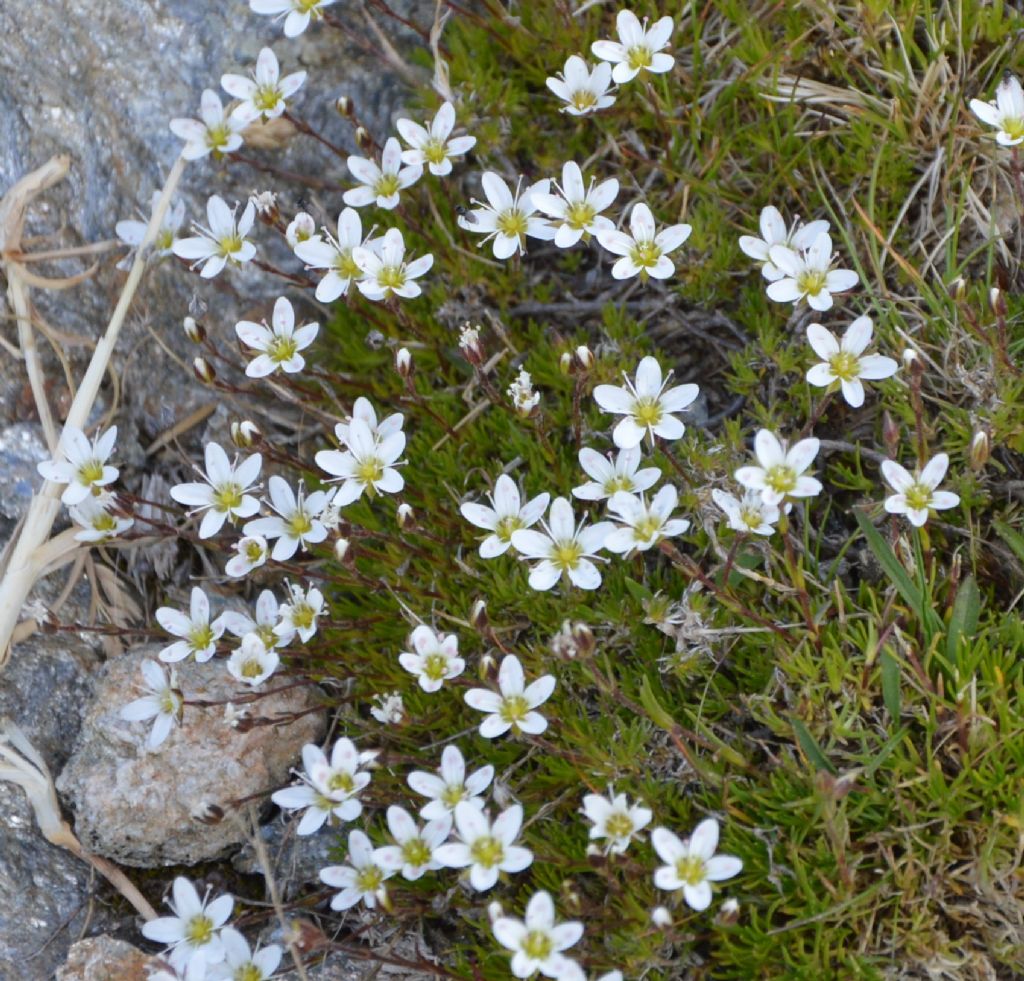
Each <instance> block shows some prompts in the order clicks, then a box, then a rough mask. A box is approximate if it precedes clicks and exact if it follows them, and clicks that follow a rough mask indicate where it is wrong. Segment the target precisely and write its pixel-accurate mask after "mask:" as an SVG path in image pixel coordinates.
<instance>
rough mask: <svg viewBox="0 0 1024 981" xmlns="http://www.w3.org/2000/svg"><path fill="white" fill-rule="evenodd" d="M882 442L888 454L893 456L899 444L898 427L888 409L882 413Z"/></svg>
mask: <svg viewBox="0 0 1024 981" xmlns="http://www.w3.org/2000/svg"><path fill="white" fill-rule="evenodd" d="M882 442H883V443H884V444H885V450H886V452H887V453H888V454H889V456H890V457H892V458H895V457H896V455H897V453H898V451H899V446H900V427H899V426H897V425H896V420H895V419H893V417H892V416H891V415H890V414H889V411H888V410H886V411H885V412H883V413H882Z"/></svg>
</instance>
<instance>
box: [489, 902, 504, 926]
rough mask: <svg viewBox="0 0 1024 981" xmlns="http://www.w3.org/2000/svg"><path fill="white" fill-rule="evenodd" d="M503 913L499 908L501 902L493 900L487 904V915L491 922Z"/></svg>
mask: <svg viewBox="0 0 1024 981" xmlns="http://www.w3.org/2000/svg"><path fill="white" fill-rule="evenodd" d="M503 913H504V911H503V910H502V908H501V903H499V902H498V901H497V900H494V902H493V903H488V904H487V916H488V918H489V919H490V921H491V922H492V923H493V922H494V921H495V920H496V919H498V917H499V916H501V915H503Z"/></svg>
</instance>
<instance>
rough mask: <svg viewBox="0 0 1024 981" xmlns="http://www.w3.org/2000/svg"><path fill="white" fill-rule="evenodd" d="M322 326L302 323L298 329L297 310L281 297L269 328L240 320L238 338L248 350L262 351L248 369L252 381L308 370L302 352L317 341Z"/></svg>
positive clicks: (278, 299)
mask: <svg viewBox="0 0 1024 981" xmlns="http://www.w3.org/2000/svg"><path fill="white" fill-rule="evenodd" d="M319 330H320V325H319V324H316V323H309V324H303V325H302V326H301V327H299V328H297V329H296V327H295V310H294V309H293V308H292V305H291V302H290V301H289V300H288V298H287V297H285V296H279V297H278V298H277V302H276V303H275V304H274V314H273V317H272V318H271V321H270V326H269V327H268V326H267V325H266V324H265V323H262V324H257V323H255V322H254V321H252V320H240V321H238V323H237V324H235V333H236V334H237V335H238V339H239V340H240V341H241V342H242V343H243V344H244V345H245V346H246V347H248V348H251V349H252V350H254V351H259V352H260V353H259V355H258V356H257V357H255V358H253V360H252V361H250V362H249V364H248V365H247V366H246V369H245V373H246V374H247V375H248V376H249V377H250V378H264V377H266V376H267V375H271V374H273V373H274V372H275V371H277V370H278V369H280V370H281V371H283V372H285V373H286V374H289V375H291V374H295V372H297V371H302V369H303V368H305V367H306V359H305V358H304V357H303V356H302V355H301V354H300V353H299V352H300V351H304V350H305V349H306V348H307V347H309V345H310V344H312V343H313V341H314V340H315V339H316V335H317V332H318V331H319Z"/></svg>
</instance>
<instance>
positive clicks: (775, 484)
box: [764, 463, 796, 494]
mask: <svg viewBox="0 0 1024 981" xmlns="http://www.w3.org/2000/svg"><path fill="white" fill-rule="evenodd" d="M764 480H765V483H766V484H767V485H768V486H769V487H770V488H771V489H772V490H773V491H775V492H776V493H779V494H788V493H789V492H790V491H791V490H793V489H794V488H795V487H796V473H795V472H794V470H793V468H792V467H790V466H787V465H786V464H785V463H779V464H776V465H775V466H774V467H770V468H769V469H768V470H767V472H766V473H765V477H764Z"/></svg>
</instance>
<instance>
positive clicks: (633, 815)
mask: <svg viewBox="0 0 1024 981" xmlns="http://www.w3.org/2000/svg"><path fill="white" fill-rule="evenodd" d="M583 813H584V814H585V815H586V816H587V818H588V820H590V821H591V822H592V824H591V828H590V838H591V840H594V839H596V838H606V839H607V849H608V851H609V852H610V853H611V854H613V855H621V854H622V853H623V852H624V851H625V850H626V849H627V848H628V847H629V843H630V841H632V839H633V835H635V834H636V833H637V832H638V831H642V830H643V829H644V828H645V827H647V825H648V824H650V822H651V818H652V817H653V816H654V814H653V812H652V811H651V809H650V808H648V807H643V806H642V805H641V804H630V803H629V798H628V797H627V796H626V795H625V794H616V793H614V791H613V790H612V788H611V787H609V788H608V796H607V797H604V796H602V795H601V794H587V795H586V796H585V797H584V798H583Z"/></svg>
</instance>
